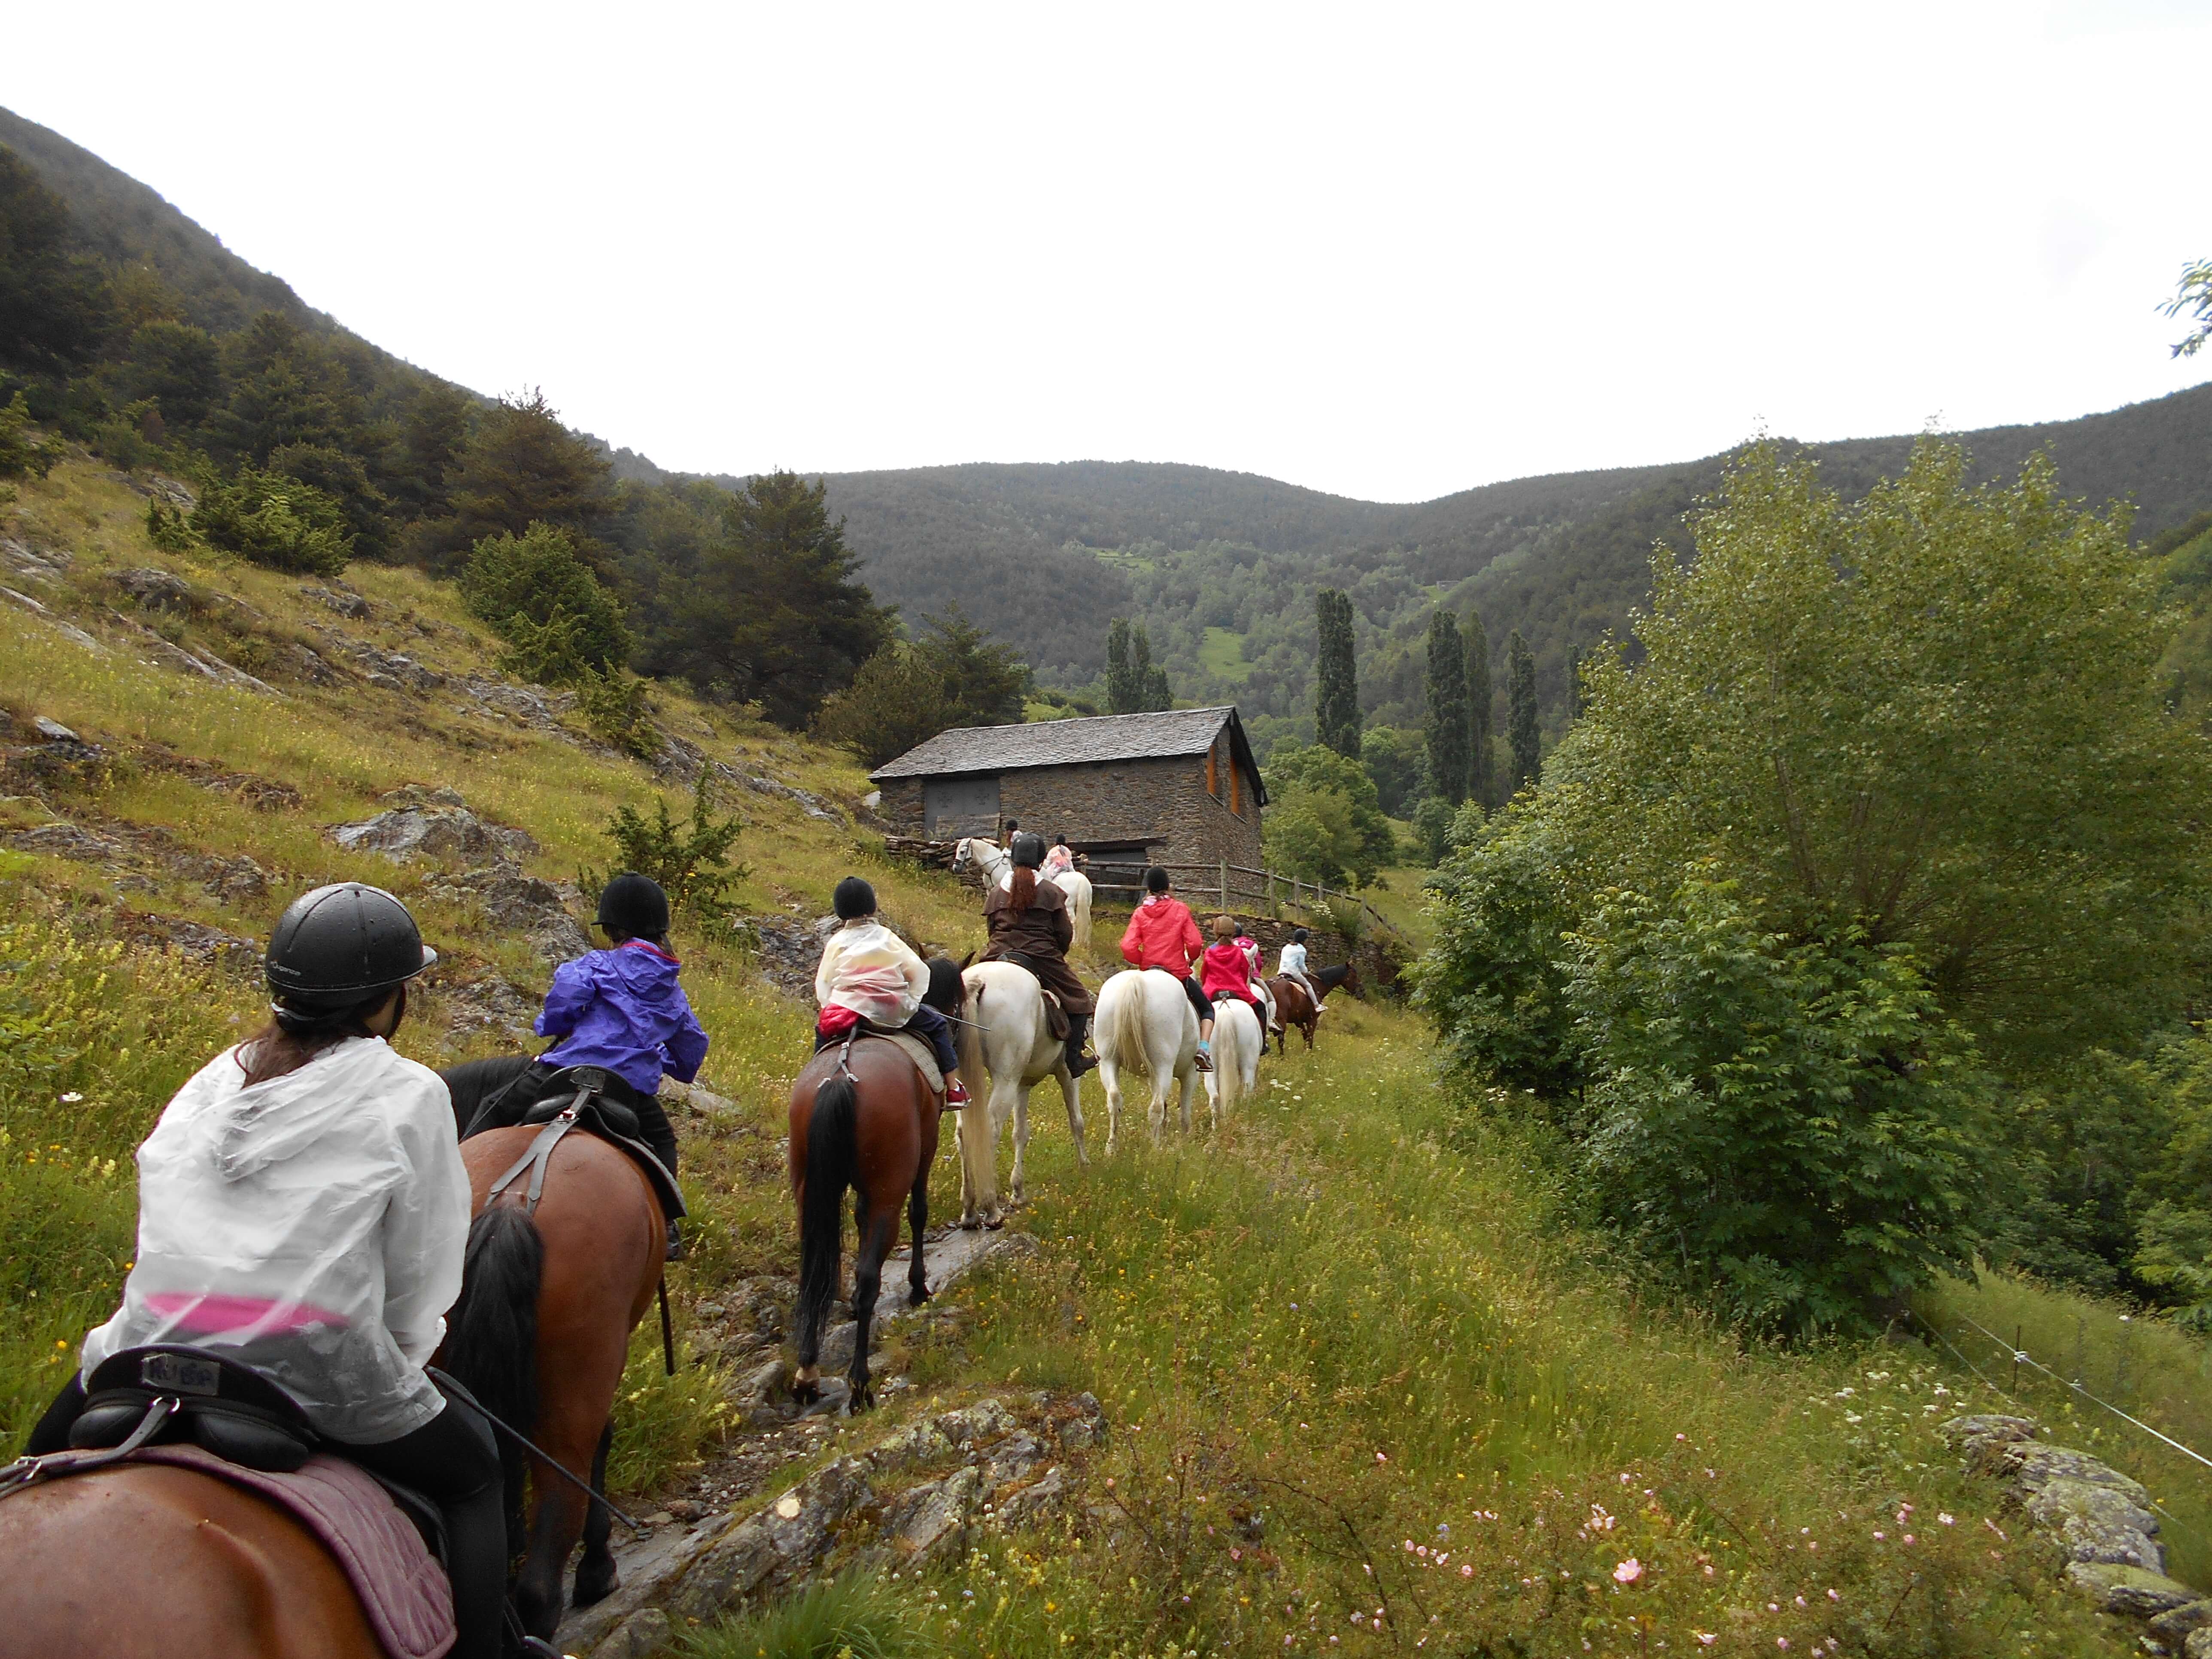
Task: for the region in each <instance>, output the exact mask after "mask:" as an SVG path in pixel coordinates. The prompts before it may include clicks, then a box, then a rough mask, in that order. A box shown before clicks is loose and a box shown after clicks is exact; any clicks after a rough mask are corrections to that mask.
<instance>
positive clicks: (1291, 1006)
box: [1261, 962, 1364, 1055]
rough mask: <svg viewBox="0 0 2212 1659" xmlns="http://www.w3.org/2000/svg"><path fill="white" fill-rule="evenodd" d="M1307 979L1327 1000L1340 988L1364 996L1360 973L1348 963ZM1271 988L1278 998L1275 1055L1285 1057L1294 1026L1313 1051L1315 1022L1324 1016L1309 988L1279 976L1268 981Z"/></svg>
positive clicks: (1323, 970)
mask: <svg viewBox="0 0 2212 1659" xmlns="http://www.w3.org/2000/svg"><path fill="white" fill-rule="evenodd" d="M1307 977H1308V978H1310V979H1311V980H1312V981H1313V982H1314V983H1315V984H1316V985H1318V986H1320V987H1321V994H1322V995H1323V996H1327V995H1328V994H1329V993H1330V992H1331V991H1334V989H1336V987H1338V986H1340V985H1341V986H1343V987H1344V988H1345V989H1346V990H1347V991H1349V992H1351V993H1352V995H1354V996H1359V995H1362V994H1364V993H1363V992H1362V991H1361V989H1360V986H1359V970H1358V969H1357V968H1354V967H1353V966H1352V964H1351V963H1348V962H1346V963H1340V964H1339V965H1338V966H1336V967H1334V968H1322V969H1317V970H1316V971H1315V972H1314V973H1312V974H1310V975H1307ZM1267 988H1268V989H1269V990H1270V991H1273V993H1274V994H1275V1053H1276V1054H1278V1055H1280V1054H1282V1052H1283V1044H1284V1043H1285V1042H1287V1041H1289V1038H1290V1028H1291V1026H1293V1025H1295V1026H1297V1028H1298V1030H1299V1031H1300V1033H1301V1034H1303V1035H1304V1037H1305V1040H1306V1047H1307V1048H1309V1049H1310V1048H1312V1047H1313V1040H1314V1022H1315V1021H1316V1020H1318V1019H1319V1018H1321V1015H1320V1013H1319V1012H1317V1011H1316V1009H1315V1007H1314V1005H1313V999H1312V998H1311V997H1310V996H1308V995H1307V994H1306V987H1304V986H1303V985H1301V984H1299V983H1298V982H1297V981H1296V980H1294V979H1292V978H1291V976H1290V975H1288V974H1278V975H1275V976H1274V978H1273V979H1271V980H1269V981H1267ZM1261 1046H1263V1047H1264V1046H1265V1045H1264V1044H1262V1045H1261Z"/></svg>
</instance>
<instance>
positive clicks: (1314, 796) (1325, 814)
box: [1262, 744, 1398, 887]
mask: <svg viewBox="0 0 2212 1659" xmlns="http://www.w3.org/2000/svg"><path fill="white" fill-rule="evenodd" d="M1267 793H1268V796H1269V798H1270V799H1271V801H1272V802H1273V806H1272V807H1271V809H1270V811H1269V812H1268V815H1267V819H1266V822H1265V827H1264V829H1263V832H1262V833H1263V834H1264V836H1265V837H1266V839H1267V862H1268V867H1269V868H1271V869H1275V870H1279V871H1281V872H1283V873H1285V875H1295V876H1302V877H1304V878H1306V879H1308V880H1310V881H1319V882H1327V883H1331V884H1335V885H1338V886H1344V887H1365V886H1368V885H1370V884H1372V883H1373V881H1374V879H1375V877H1376V872H1379V871H1380V870H1381V869H1382V867H1383V866H1384V865H1385V864H1387V863H1389V861H1390V860H1392V859H1393V858H1395V856H1396V854H1397V850H1398V841H1397V837H1396V836H1395V835H1394V834H1393V833H1392V832H1391V829H1390V822H1389V819H1388V818H1386V817H1383V809H1382V807H1381V806H1380V805H1378V804H1377V801H1376V789H1375V780H1374V779H1373V778H1372V777H1370V776H1369V775H1368V773H1367V769H1366V768H1365V767H1364V766H1362V765H1361V764H1360V763H1358V761H1356V760H1352V759H1351V758H1349V757H1346V756H1343V755H1340V754H1338V753H1337V752H1336V751H1335V750H1333V749H1328V748H1325V747H1323V746H1322V744H1312V745H1310V746H1307V747H1301V746H1300V745H1298V744H1284V745H1283V746H1281V747H1279V748H1278V749H1277V750H1275V752H1274V753H1273V755H1272V756H1270V757H1268V761H1267Z"/></svg>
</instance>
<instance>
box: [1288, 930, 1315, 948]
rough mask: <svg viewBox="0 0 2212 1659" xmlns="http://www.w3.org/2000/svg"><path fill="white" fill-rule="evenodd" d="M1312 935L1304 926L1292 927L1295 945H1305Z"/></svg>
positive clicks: (1292, 941)
mask: <svg viewBox="0 0 2212 1659" xmlns="http://www.w3.org/2000/svg"><path fill="white" fill-rule="evenodd" d="M1312 937H1313V935H1312V934H1311V933H1308V932H1306V930H1305V929H1304V928H1303V927H1293V928H1291V944H1293V945H1304V943H1305V942H1306V941H1307V940H1308V939H1311V938H1312Z"/></svg>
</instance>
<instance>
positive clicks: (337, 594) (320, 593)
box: [300, 582, 368, 622]
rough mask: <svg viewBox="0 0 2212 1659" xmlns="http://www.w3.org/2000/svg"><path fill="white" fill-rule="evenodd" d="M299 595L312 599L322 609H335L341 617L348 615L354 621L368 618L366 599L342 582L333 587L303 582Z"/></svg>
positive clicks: (363, 620)
mask: <svg viewBox="0 0 2212 1659" xmlns="http://www.w3.org/2000/svg"><path fill="white" fill-rule="evenodd" d="M300 597H301V599H313V601H314V602H315V603H316V604H317V605H321V606H322V607H323V608H324V609H325V610H328V611H337V613H338V615H340V616H341V617H351V618H353V620H355V621H356V622H365V621H367V620H368V600H367V599H363V598H362V596H361V595H360V594H358V593H356V592H354V591H353V590H352V589H351V588H349V587H347V586H345V585H344V584H343V583H339V584H338V585H337V586H336V587H334V588H333V587H325V586H322V585H321V584H320V583H318V582H303V583H301V586H300Z"/></svg>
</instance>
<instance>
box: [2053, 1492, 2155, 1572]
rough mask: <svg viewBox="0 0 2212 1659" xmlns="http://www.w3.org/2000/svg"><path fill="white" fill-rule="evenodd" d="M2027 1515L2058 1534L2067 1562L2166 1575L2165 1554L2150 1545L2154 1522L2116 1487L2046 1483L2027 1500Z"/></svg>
mask: <svg viewBox="0 0 2212 1659" xmlns="http://www.w3.org/2000/svg"><path fill="white" fill-rule="evenodd" d="M2027 1515H2028V1518H2029V1519H2030V1520H2031V1521H2033V1522H2035V1523H2036V1525H2038V1526H2039V1527H2041V1528H2044V1529H2045V1531H2047V1532H2051V1533H2055V1534H2057V1537H2058V1541H2059V1542H2060V1543H2061V1544H2062V1545H2063V1546H2064V1547H2065V1550H2066V1554H2067V1559H2069V1560H2073V1561H2101V1562H2106V1563H2112V1564H2116V1565H2125V1566H2130V1567H2143V1568H2147V1569H2148V1570H2149V1571H2152V1572H2161V1571H2165V1568H2166V1553H2165V1552H2164V1551H2163V1550H2161V1549H2160V1547H2158V1546H2157V1545H2156V1544H2154V1543H2153V1542H2152V1541H2151V1535H2152V1534H2154V1533H2156V1532H2157V1531H2158V1517H2157V1516H2154V1515H2153V1514H2152V1513H2151V1512H2150V1511H2149V1510H2147V1509H2145V1508H2143V1507H2142V1505H2141V1504H2136V1503H2135V1502H2133V1501H2131V1500H2130V1498H2129V1497H2128V1495H2127V1493H2125V1492H2122V1491H2121V1490H2120V1489H2119V1488H2118V1487H2116V1486H2095V1485H2093V1484H2092V1483H2090V1482H2089V1481H2087V1480H2072V1479H2061V1480H2050V1481H2046V1482H2045V1484H2044V1486H2043V1489H2042V1490H2041V1491H2040V1492H2037V1493H2036V1494H2035V1496H2034V1497H2033V1498H2030V1499H2029V1500H2028V1504H2027Z"/></svg>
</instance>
